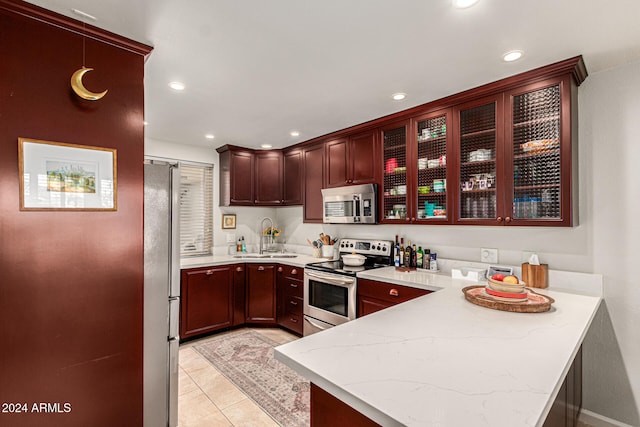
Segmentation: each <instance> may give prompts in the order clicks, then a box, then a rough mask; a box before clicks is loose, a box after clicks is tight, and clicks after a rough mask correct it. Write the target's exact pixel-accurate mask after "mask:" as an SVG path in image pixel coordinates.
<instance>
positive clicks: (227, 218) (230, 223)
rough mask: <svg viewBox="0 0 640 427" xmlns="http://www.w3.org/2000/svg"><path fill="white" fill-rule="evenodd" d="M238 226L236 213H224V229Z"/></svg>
mask: <svg viewBox="0 0 640 427" xmlns="http://www.w3.org/2000/svg"><path fill="white" fill-rule="evenodd" d="M234 228H236V214H222V229H223V230H232V229H234Z"/></svg>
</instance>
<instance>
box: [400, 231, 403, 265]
mask: <svg viewBox="0 0 640 427" xmlns="http://www.w3.org/2000/svg"><path fill="white" fill-rule="evenodd" d="M400 266H402V267H404V237H401V238H400Z"/></svg>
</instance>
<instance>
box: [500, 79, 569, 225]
mask: <svg viewBox="0 0 640 427" xmlns="http://www.w3.org/2000/svg"><path fill="white" fill-rule="evenodd" d="M511 105H512V123H511V126H512V132H513V138H512V144H513V146H512V147H511V148H512V153H513V164H512V167H513V191H511V192H510V195H511V196H512V202H513V203H512V213H511V216H512V218H513V220H514V221H518V220H520V221H526V220H538V221H539V220H551V221H553V220H560V219H561V204H560V201H561V194H560V193H561V192H560V189H561V173H560V172H561V165H560V136H561V126H560V123H561V120H560V118H561V116H560V113H561V95H560V85H559V84H556V85H553V86H549V87H545V88H541V89H539V90H534V91H531V92H527V93H522V94H519V95H514V96H512V98H511Z"/></svg>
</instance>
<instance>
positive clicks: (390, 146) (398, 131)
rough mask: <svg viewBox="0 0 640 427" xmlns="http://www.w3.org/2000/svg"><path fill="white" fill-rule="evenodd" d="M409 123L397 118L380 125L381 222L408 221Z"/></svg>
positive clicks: (409, 219) (409, 218)
mask: <svg viewBox="0 0 640 427" xmlns="http://www.w3.org/2000/svg"><path fill="white" fill-rule="evenodd" d="M408 128H409V126H408V123H407V122H400V123H394V124H391V125H389V126H385V127H384V128H382V129H381V134H382V152H383V162H384V163H383V165H384V174H383V176H384V178H383V185H382V186H383V188H382V189H381V191H382V203H380V206H381V207H382V212H381V213H380V217H381V220H382V222H400V221H401V222H410V221H411V217H410V214H409V213H408V212H409V209H410V206H409V203H410V200H409V198H408V193H407V185H408V184H409V179H408V173H407V169H408V168H407V165H408V153H407V131H408ZM409 169H410V168H409Z"/></svg>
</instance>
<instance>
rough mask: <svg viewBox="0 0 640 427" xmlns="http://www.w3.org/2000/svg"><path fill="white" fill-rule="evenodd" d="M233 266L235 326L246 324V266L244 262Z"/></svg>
mask: <svg viewBox="0 0 640 427" xmlns="http://www.w3.org/2000/svg"><path fill="white" fill-rule="evenodd" d="M231 268H232V269H233V326H239V325H242V324H244V321H245V317H246V316H245V308H246V300H245V295H246V292H245V277H246V268H245V265H244V264H235V265H232V266H231Z"/></svg>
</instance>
